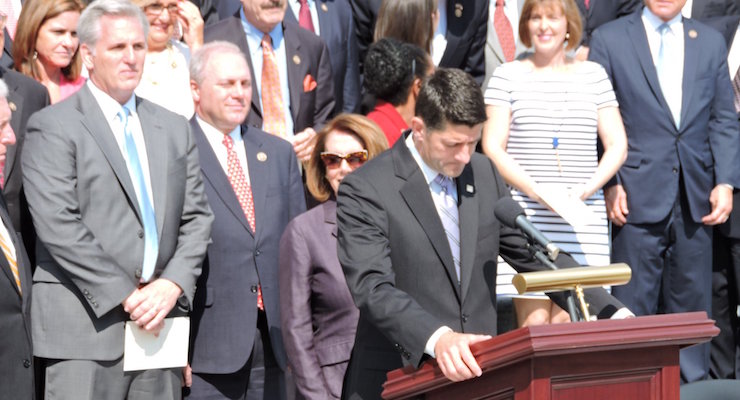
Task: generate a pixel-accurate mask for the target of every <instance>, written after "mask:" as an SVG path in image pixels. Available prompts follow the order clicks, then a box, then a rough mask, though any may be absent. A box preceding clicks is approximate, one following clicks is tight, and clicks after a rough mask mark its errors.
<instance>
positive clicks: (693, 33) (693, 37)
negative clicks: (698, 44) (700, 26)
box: [689, 29, 699, 39]
mask: <svg viewBox="0 0 740 400" xmlns="http://www.w3.org/2000/svg"><path fill="white" fill-rule="evenodd" d="M697 36H699V34H698V33H697V32H696V30H694V29H690V30H689V37H690V38H692V39H696V37H697Z"/></svg>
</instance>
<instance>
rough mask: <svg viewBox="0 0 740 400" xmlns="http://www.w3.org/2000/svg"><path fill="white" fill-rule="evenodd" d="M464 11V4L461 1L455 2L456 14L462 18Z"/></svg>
mask: <svg viewBox="0 0 740 400" xmlns="http://www.w3.org/2000/svg"><path fill="white" fill-rule="evenodd" d="M462 12H463V5H462V4H460V3H455V16H456V17H458V18H460V17H462Z"/></svg>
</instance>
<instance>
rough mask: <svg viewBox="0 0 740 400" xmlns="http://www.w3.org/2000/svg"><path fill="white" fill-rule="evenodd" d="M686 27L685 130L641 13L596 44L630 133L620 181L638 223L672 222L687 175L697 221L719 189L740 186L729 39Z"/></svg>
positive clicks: (609, 29)
mask: <svg viewBox="0 0 740 400" xmlns="http://www.w3.org/2000/svg"><path fill="white" fill-rule="evenodd" d="M683 29H684V44H685V45H684V46H685V49H684V55H685V56H684V71H683V86H682V90H683V100H682V105H681V127H680V129H677V128H676V126H675V124H674V122H673V117H672V115H671V112H670V110H669V108H668V105H667V103H666V101H665V99H664V97H663V93H662V91H661V89H660V83H659V82H658V75H657V72H656V70H655V66H654V64H653V59H652V56H651V54H650V48H649V45H648V41H647V35H646V33H645V28H644V25H643V23H642V19H641V12H635V13H633V14H631V15H629V16H627V17H624V18H621V19H618V20H616V21H613V22H610V23H608V24H606V25H604V26H602V27H601V28H599V29H598V30H596V32H594V35H593V37H592V39H591V51H590V54H589V58H590V59H591V60H593V61H596V62H598V63H600V64H601V65H603V66H604V68H605V69H606V72H607V74H608V75H609V77H610V78H611V81H612V84H613V86H614V90H615V92H616V95H617V100H618V101H619V107H620V111H621V113H622V119H623V120H624V126H625V129H626V131H627V142H628V151H629V152H628V155H627V161H626V162H625V163H624V165H623V166H622V168H620V170H619V172H618V173H617V180H618V181H619V183H621V184H622V185H623V186H624V189H625V191H626V192H627V205H628V209H629V211H630V213H629V215H628V217H627V221H628V222H630V223H636V224H637V223H655V222H659V221H661V220H662V219H663V218H665V217H666V216H667V215H668V214H669V212H670V211H671V208H672V206H673V204H674V202H675V200H676V196H677V195H678V191H679V178H681V179H683V184H684V187H685V194H686V196H687V200H688V205H689V207H688V208H689V211H690V214H691V218H692V219H693V220H694V221H695V222H701V218H702V216H704V215H707V214H709V213H710V211H711V205H710V203H709V195H710V192H711V191H712V189H713V188H714V186H715V185H716V184H718V183H729V184H731V185H733V186H735V187H740V163H738V160H739V158H738V154H740V132H739V131H738V121H737V115H736V114H735V110H734V107H733V93H732V87H731V85H730V81H729V74H728V69H727V49H726V46H725V41H724V39H723V38H722V36H721V35H720V34H719V33H718V32H717V31H716V30H714V29H712V28H710V27H708V26H706V25H704V24H702V23H700V22H697V21H694V20H692V19H684V21H683ZM656 189H657V190H656Z"/></svg>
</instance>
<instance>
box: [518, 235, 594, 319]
mask: <svg viewBox="0 0 740 400" xmlns="http://www.w3.org/2000/svg"><path fill="white" fill-rule="evenodd" d="M527 249H528V250H529V253H530V254H531V255H532V257H534V258H535V259H536V260H538V261H539V262H541V263H542V264H544V265H545V266H546V267H547V268H550V269H551V270H553V271H556V270H558V269H559V268H558V266H557V265H555V263H553V262H552V261H551V260H550V258H549V257H547V256H546V255H545V252H544V251H543V249H542V247H540V246H539V245H538V244H536V243H534V242H533V241H532V240H529V241H528V242H527ZM565 299H566V302H567V304H568V314H570V320H571V322H579V321H583V320H584V319H583V318H582V317H581V315H580V313H579V312H578V307H576V301H575V299H574V298H573V291H572V290H568V291H567V292H566V293H565Z"/></svg>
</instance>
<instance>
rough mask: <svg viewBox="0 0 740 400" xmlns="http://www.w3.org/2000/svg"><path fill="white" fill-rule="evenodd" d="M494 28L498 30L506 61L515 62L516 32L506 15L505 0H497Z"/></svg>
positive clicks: (497, 34) (497, 33)
mask: <svg viewBox="0 0 740 400" xmlns="http://www.w3.org/2000/svg"><path fill="white" fill-rule="evenodd" d="M493 27H494V29H496V36H498V41H499V43H501V49H502V50H503V51H504V59H506V61H507V62H509V61H513V60H514V55H515V54H516V43H515V42H514V31H512V29H511V23H509V19H508V18H506V14H504V0H496V10H495V11H494V12H493Z"/></svg>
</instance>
